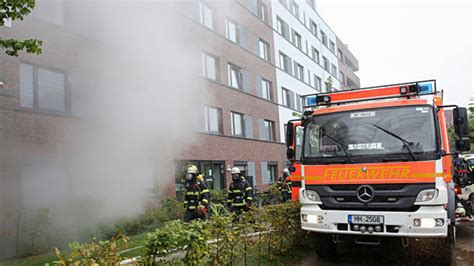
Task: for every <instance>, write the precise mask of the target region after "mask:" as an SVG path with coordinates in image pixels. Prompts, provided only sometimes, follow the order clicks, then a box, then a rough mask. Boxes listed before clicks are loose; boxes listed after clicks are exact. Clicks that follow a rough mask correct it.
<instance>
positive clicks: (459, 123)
mask: <svg viewBox="0 0 474 266" xmlns="http://www.w3.org/2000/svg"><path fill="white" fill-rule="evenodd" d="M453 120H454V121H453V122H454V131H455V132H456V135H458V136H459V137H467V136H469V119H468V117H467V109H466V108H464V107H458V108H455V109H454V111H453Z"/></svg>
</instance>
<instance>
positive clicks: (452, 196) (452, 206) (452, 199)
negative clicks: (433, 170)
mask: <svg viewBox="0 0 474 266" xmlns="http://www.w3.org/2000/svg"><path fill="white" fill-rule="evenodd" d="M447 188H448V208H447V209H446V211H447V212H448V219H449V220H450V221H451V225H452V226H454V225H455V224H456V192H455V191H454V183H453V182H450V183H448V184H447Z"/></svg>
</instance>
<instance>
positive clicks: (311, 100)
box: [305, 95, 318, 106]
mask: <svg viewBox="0 0 474 266" xmlns="http://www.w3.org/2000/svg"><path fill="white" fill-rule="evenodd" d="M305 101H306V106H317V105H318V104H317V103H316V95H311V96H306V99H305Z"/></svg>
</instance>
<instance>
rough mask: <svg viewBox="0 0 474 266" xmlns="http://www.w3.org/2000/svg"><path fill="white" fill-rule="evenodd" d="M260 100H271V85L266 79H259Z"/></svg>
mask: <svg viewBox="0 0 474 266" xmlns="http://www.w3.org/2000/svg"><path fill="white" fill-rule="evenodd" d="M261 86H262V98H264V99H267V100H269V101H271V100H272V83H271V82H270V81H268V80H266V79H261Z"/></svg>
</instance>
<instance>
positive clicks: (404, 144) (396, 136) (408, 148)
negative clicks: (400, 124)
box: [371, 124, 418, 161]
mask: <svg viewBox="0 0 474 266" xmlns="http://www.w3.org/2000/svg"><path fill="white" fill-rule="evenodd" d="M371 125H372V126H374V127H376V128H378V129H380V130H382V131H383V132H385V133H387V134H389V135H390V136H392V137H394V138H396V139H398V140H400V141H401V142H402V143H403V146H404V147H405V148H407V150H408V152H409V153H410V155H411V157H413V160H415V161H418V158H416V155H415V154H414V153H413V151H412V150H411V149H410V147H409V146H410V145H413V142H409V141H408V140H406V139H404V138H402V137H400V136H398V135H397V134H395V133H393V132H391V131H388V130H386V129H385V128H383V127H380V126H377V125H376V124H371Z"/></svg>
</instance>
